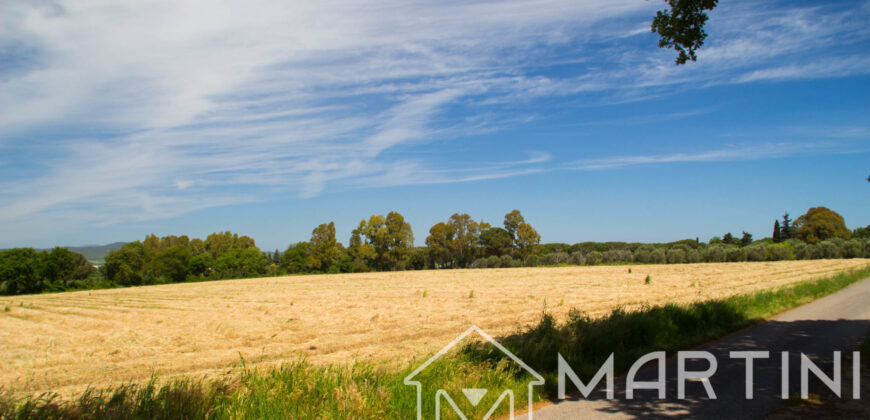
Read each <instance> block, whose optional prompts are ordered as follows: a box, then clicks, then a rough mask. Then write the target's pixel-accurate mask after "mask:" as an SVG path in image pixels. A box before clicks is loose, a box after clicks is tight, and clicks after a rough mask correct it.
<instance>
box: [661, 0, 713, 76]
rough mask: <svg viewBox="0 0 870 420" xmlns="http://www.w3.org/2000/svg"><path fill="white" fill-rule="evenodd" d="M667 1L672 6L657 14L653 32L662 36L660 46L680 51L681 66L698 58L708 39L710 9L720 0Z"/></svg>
mask: <svg viewBox="0 0 870 420" xmlns="http://www.w3.org/2000/svg"><path fill="white" fill-rule="evenodd" d="M667 3H668V5H669V6H670V9H669V10H662V11H659V12H658V13H656V17H655V19H653V22H652V31H653V32H654V33H658V34H659V36H660V37H661V38H660V39H659V48H673V49H675V50H677V52H678V53H679V54H678V55H677V59H676V64H677V65H682V64H686V62H688V61H689V60H691V61H695V60H696V59H697V58H698V57H697V55H696V54H695V51H697V50H698V49H699V48H701V46H702V45H704V40H705V39H707V32H705V31H704V25H705V24H706V23H707V19H708V16H707V13H706V12H707V11H709V10H713V8H715V7H716V6H717V5H718V4H719V0H667Z"/></svg>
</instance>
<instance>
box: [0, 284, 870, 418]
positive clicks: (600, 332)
mask: <svg viewBox="0 0 870 420" xmlns="http://www.w3.org/2000/svg"><path fill="white" fill-rule="evenodd" d="M868 276H870V267H866V268H864V269H861V270H855V271H851V272H848V273H843V274H840V275H837V276H833V277H830V278H825V279H820V280H812V281H806V282H802V283H798V284H796V285H792V286H790V287H786V288H783V289H779V290H774V291H764V292H757V293H751V294H746V295H738V296H734V297H731V298H727V299H721V300H711V301H705V302H699V303H694V304H690V305H671V304H669V305H664V306H655V307H648V308H643V309H641V310H637V311H632V312H627V311H624V310H621V309H617V310H614V311H613V312H612V313H611V314H610V315H609V316H607V317H602V318H594V319H593V318H590V317H589V316H586V315H585V314H583V313H580V312H572V313H571V314H570V316H569V319H568V320H567V321H566V322H565V323H564V324H558V323H557V322H556V321H555V319H554V318H553V317H552V316H550V315H548V314H544V315H543V316H542V318H541V320H540V321H539V322H538V323H537V324H535V325H534V326H532V327H529V328H528V329H526V330H523V331H520V332H518V333H516V334H513V335H510V336H506V337H501V338H499V341H500V342H501V343H502V344H504V345H505V347H507V348H509V349H510V350H511V351H512V352H514V353H515V354H516V355H517V356H519V357H520V358H521V359H522V360H524V361H525V362H526V363H528V364H529V365H531V366H532V367H533V368H535V369H536V370H537V371H538V372H539V373H541V374H542V375H543V376H544V377H545V378H547V385H546V386H545V387H544V389H543V390H541V391H542V392H536V398H547V397H550V396H553V395H555V392H554V387H555V385H556V382H555V380H554V378H555V374H556V354H557V353H561V354H562V355H563V356H564V357H565V359H566V360H567V361H568V362H569V363H570V364H571V366H572V368H573V369H574V370H575V371H576V372H577V373H578V375H579V376H580V377H581V378H582V379H584V380H588V379H589V378H590V377H591V376H592V375H593V374H594V373H595V372H596V371H597V370H598V368H599V367H600V365H601V363H602V362H603V361H604V360H605V359H606V358H607V356H609V355H610V353H616V358H615V362H616V370H617V371H619V372H625V371H626V370H627V369H628V367H629V365H630V363H632V362H633V361H634V360H635V359H636V358H637V357H639V356H640V355H642V354H645V353H648V352H650V351H654V350H665V351H669V352H672V351H676V350H679V349H684V348H687V347H692V346H694V345H697V344H700V343H703V342H705V341H708V340H711V339H714V338H717V337H720V336H722V335H724V334H727V333H730V332H733V331H736V330H738V329H740V328H743V327H746V326H748V325H751V324H754V323H758V322H761V321H763V320H764V319H765V318H766V317H769V316H772V315H775V314H777V313H779V312H782V311H784V310H787V309H790V308H794V307H796V306H799V305H802V304H804V303H807V302H810V301H812V300H814V299H817V298H819V297H822V296H825V295H827V294H830V293H833V292H835V291H838V290H840V289H843V288H845V287H847V286H849V285H851V284H853V283H855V282H857V281H859V280H861V279H864V278H867V277H868ZM416 365H417V363H410V364H408V366H407V367H404V368H399V367H391V366H388V365H376V364H367V363H358V364H353V365H346V366H313V365H310V364H308V363H306V362H304V361H297V362H292V363H287V364H284V365H282V366H280V367H277V368H270V369H250V370H249V369H244V368H243V369H242V373H241V374H240V375H239V376H238V377H237V378H236V379H234V380H232V381H217V380H211V381H205V380H201V381H195V380H178V381H172V382H169V383H164V384H159V383H157V382H156V381H151V382H150V383H147V384H140V385H136V384H132V385H125V386H120V387H116V388H112V389H106V390H88V391H86V392H84V393H83V394H81V395H80V396H78V397H77V398H75V399H71V400H66V401H61V400H60V399H58V398H57V397H56V396H52V395H41V396H36V397H31V398H27V399H15V398H12V397H11V396H10V395H9V394H8V393H5V394H0V419H27V418H57V419H61V418H63V419H91V418H100V419H103V418H106V419H163V418H166V419H169V418H173V419H175V418H188V419H195V418H213V419H237V418H317V419H347V418H378V419H381V418H408V417H413V415H414V413H415V412H416V404H417V399H416V391H415V389H414V388H413V387H410V386H406V385H404V383H403V378H404V377H405V376H406V375H408V374H409V373H410V372H411V371H412V370H413V368H415V367H416ZM419 379H420V381H421V382H423V383H430V382H432V383H437V385H438V387H441V388H444V389H446V390H447V391H448V393H449V394H450V395H451V396H453V398H454V399H455V400H456V402H457V404H458V405H459V406H460V408H461V409H462V410H463V411H464V412H465V413H466V414H468V415H469V416H472V415H473V416H475V417H482V416H483V415H484V414H485V413H486V411H487V410H488V408H489V407H490V406H491V404H492V403H493V402H495V400H496V399H497V397H498V395H497V394H496V393H490V394H487V395H486V396H485V398H484V400H483V401H481V403H480V404H479V405H477V406H476V407H472V406H470V404H468V403H467V401H464V398H463V397H462V391H461V390H462V389H463V388H468V387H469V386H474V387H478V388H487V389H492V390H495V389H499V390H506V389H511V390H513V391H514V393H515V395H516V401H517V406H518V407H523V406H524V401H525V398H526V395H527V394H526V390H525V389H526V388H525V386H526V380H527V379H528V378H527V377H525V376H523V374H522V372H521V371H520V369H519V368H518V366H514V365H513V364H512V363H510V362H509V361H508V360H507V359H505V358H504V357H503V356H502V355H501V353H499V352H497V351H496V350H495V349H494V348H492V347H491V346H485V345H470V346H466V347H464V348H462V349H461V350H460V351H457V352H454V353H452V354H450V355H448V356H447V357H444V358H441V359H440V360H439V361H438V362H436V363H435V364H433V365H431V366H430V368H429V369H427V370H425V371H424V372H423V374H422V376H421V377H420V378H419ZM434 399H435V398H434V394H433V393H431V391H428V390H425V391H424V396H423V399H422V401H423V404H424V408H423V412H424V413H432V412H433V411H434ZM502 408H503V410H502V412H504V409H506V406H505V405H502ZM442 412H443V413H444V417H445V418H456V416H455V415H453V413H452V410H449V409H447V410H443V411H442ZM451 416H452V417H451Z"/></svg>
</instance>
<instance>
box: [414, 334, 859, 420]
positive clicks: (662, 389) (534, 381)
mask: <svg viewBox="0 0 870 420" xmlns="http://www.w3.org/2000/svg"><path fill="white" fill-rule="evenodd" d="M472 333H476V334H477V335H479V336H480V337H481V338H483V340H484V341H485V342H487V343H489V344H492V345H493V346H495V348H497V349H498V350H499V351H500V352H501V353H503V354H504V355H505V356H506V357H507V358H508V359H510V360H512V361H513V362H515V363H517V364H518V365H519V366H520V367H522V369H523V370H524V371H525V372H526V373H527V374H528V375H527V377H528V382H527V385H528V409H527V410H528V414H527V417H528V419H529V420H531V419H532V416H533V408H534V407H533V396H534V394H533V392H534V389H533V388H534V387H535V386H540V385H543V384H544V378H543V377H542V376H541V375H540V374H538V372H536V371H535V370H534V369H532V368H531V367H530V366H529V365H528V364H526V363H525V362H524V361H522V360H521V359H520V358H519V357H517V356H516V355H514V354H513V353H511V352H510V351H509V350H508V349H506V348H505V347H504V346H502V345H501V344H500V343H499V342H498V341H496V340H495V339H494V338H492V337H491V336H490V335H489V334H487V333H485V332H484V331H483V330H481V329H480V328H478V327H476V326H473V327H471V328H469V329H468V330H466V331H465V332H463V333H462V334H460V335H459V336H458V337H456V338H455V339H454V340H453V341H451V342H450V343H449V344H448V345H447V346H445V347H444V348H443V349H441V350H440V351H439V352H438V353H436V354H435V355H434V356H432V357H431V358H429V359H428V360H426V362H425V363H423V364H422V365H420V366H419V367H418V368H417V369H415V370H414V371H413V372H411V374H409V375H408V376H406V377H405V379H404V384H405V385H409V386H415V387H416V391H417V419H418V420H422V419H423V406H424V405H423V395H424V384H423V383H421V381H420V380H419V376H420V374H421V372H423V371H425V370H426V369H427V368H429V367H430V365H432V363H434V362H436V361H437V360H438V359H440V358H441V357H442V356H444V355H445V354H447V353H448V352H449V351H451V350H452V349H453V348H454V347H456V345H457V344H459V343H460V342H462V341H463V340H465V339H466V338H467V337H468V336H469V335H471V334H472ZM779 356H780V360H781V365H780V366H781V370H780V373H781V394H780V395H781V398H782V399H788V398H790V397H791V390H790V388H789V386H790V380H789V366H790V364H789V352H787V351H784V352H781V353H780V355H779ZM770 358H771V353H770V352H769V351H731V352H729V353H728V359H729V360H741V361H742V363H743V365H744V366H745V373H744V378H745V381H746V382H745V384H746V385H745V394H744V397H745V398H746V399H747V400H752V399H753V398H755V393H754V367H755V362H756V361H759V360H761V361H764V360H768V359H770ZM689 360H695V361H704V362H706V363H705V366H706V368H705V369H702V370H688V368H687V362H688V361H689ZM556 361H557V381H558V384H557V389H558V391H557V392H558V393H557V398H558V399H562V400H564V399H566V398H568V385H569V384H571V385H573V388H574V389H576V390H577V391H579V394H581V395H582V396H583V398H589V395H590V394H592V392H593V391H594V390H595V389H596V388H598V387H599V386H600V385H601V382H602V381H603V382H604V388H603V389H604V391H605V393H606V397H605V398H606V399H608V400H613V399H615V395H614V394H615V392H614V389H615V371H614V354H613V353H611V354H610V355H609V357H608V358H607V360H605V361H604V363H603V364H602V365H601V366H600V368H599V369H598V371H597V372H596V374H595V375H594V376H593V377H592V378H591V379H590V380H589V382H588V383H584V382H583V381H582V380H581V379H580V378H579V377H578V376H577V374H576V373H575V372H574V370H573V369H572V368H571V366H570V364H569V363H568V361H566V360H565V358H564V357H562V355H561V354H558V353H557V354H556ZM650 364H654V366H651V367H650V369H654V370H651V371H652V372H655V373H657V375H656V378H655V379H654V380H648V381H640V380H637V376H638V373H639V372H640V371H641V369H643V368H645V367H647V365H650ZM666 364H667V355H666V353H665V352H663V351H656V352H651V353H647V354H645V355H643V356H641V357H639V358H638V359H637V360H636V361H635V362H634V363H633V364H632V365H631V368H629V370H628V373H627V374H626V376H625V388H624V390H625V399H627V400H631V399H634V398H635V395H634V394H635V391H636V390H652V391H657V393H656V394H657V398H658V399H665V398H667V378H666V371H667V370H666ZM676 364H677V366H676V367H677V369H676V370H677V383H676V385H677V393H676V394H677V395H676V396H677V398H678V399H680V400H683V399H686V382H700V384H701V385H702V386H703V388H704V391H705V393H706V394H707V398H709V399H711V400H715V399H717V395H716V392H715V390H714V389H713V386H712V384H711V383H710V379H711V378H712V377H713V376H714V375H715V374H716V372H717V370H718V368H719V361H718V360H717V358H716V356H715V355H713V353H710V352H708V351H697V350H696V351H680V352H677V355H676ZM860 364H861V354H860V352H857V351H856V352H853V353H852V386H851V388H852V398H853V399H856V400H857V399H860V388H861V383H860V380H861V374H860ZM841 366H842V353H841V352H839V351H834V352H833V372H832V374H831V375H830V376H829V375H828V374H827V373H825V372H824V370H823V369H822V368H821V367H819V365H817V364H816V363H815V362H813V361H812V360H811V359H810V358H809V357H808V356H807V355H805V354H804V353H800V369H799V372H800V397H801V398H803V399H807V398H808V395H809V382H810V376H811V375H812V376H815V377H816V378H817V379H818V380H819V381H820V382H821V383H823V384H824V385H825V386H826V387H828V388H829V389H830V390H831V391H832V392H833V393H834V394H835V395H836V396H837V397H838V398H843V395H842V394H843V392H842V391H843V390H842V379H843V378H842V374H841ZM438 385H439V384H437V383H436V384H429V383H427V384H425V387H426V394H427V395H434V399H435V401H434V407H435V413H434V415H435V417H434V418H435V419H440V418H441V410H442V408H447V407H449V408H452V409H453V411H454V412H455V413H456V415H458V416H459V418H461V419H463V420H467V419H468V417H467V416H466V415H465V413H463V412H462V410H461V409H460V408H459V405H458V404H457V403H456V400H454V398H459V396H458V395H454V396H451V395H450V394H449V393H448V392H447V391H446V390H445V389H443V387H439V386H438ZM491 391H492V392H496V393H500V394H499V397H498V398H497V399H496V401H495V403H493V404H492V406H491V407H490V408H489V410H488V411H487V413H486V415H485V416H484V417H483V419H484V420H486V419H489V418H490V417H491V416H492V415H493V414H494V413H495V411H496V410H497V409H498V407H499V406H500V405H501V404H503V403H505V402H507V404H508V405H509V410H510V411H509V418H510V419H513V418H514V409H515V403H516V401H515V400H516V396H515V395H514V393H513V391H512V390H510V389H508V390H490V389H487V388H482V387H469V388H463V389H462V394H463V395H464V397H465V399H466V400H467V401H468V402H469V403H470V404H471V406H472V407H477V406H478V405H479V404H480V403H481V401H482V400H483V398H484V396H485V395H487V394H488V393H489V392H491Z"/></svg>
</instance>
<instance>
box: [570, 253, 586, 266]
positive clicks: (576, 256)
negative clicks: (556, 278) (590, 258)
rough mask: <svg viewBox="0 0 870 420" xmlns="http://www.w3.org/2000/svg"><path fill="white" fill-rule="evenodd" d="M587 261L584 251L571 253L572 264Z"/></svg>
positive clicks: (581, 263) (580, 263)
mask: <svg viewBox="0 0 870 420" xmlns="http://www.w3.org/2000/svg"><path fill="white" fill-rule="evenodd" d="M585 263H586V256H585V255H583V253H582V252H580V251H577V252H575V253H573V254H571V264H576V265H583V264H585Z"/></svg>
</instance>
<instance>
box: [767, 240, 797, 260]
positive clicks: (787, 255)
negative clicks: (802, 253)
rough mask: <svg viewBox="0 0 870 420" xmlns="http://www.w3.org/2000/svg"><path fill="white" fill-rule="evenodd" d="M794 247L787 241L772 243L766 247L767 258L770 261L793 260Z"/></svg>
mask: <svg viewBox="0 0 870 420" xmlns="http://www.w3.org/2000/svg"><path fill="white" fill-rule="evenodd" d="M794 258H795V256H794V247H793V246H792V244H790V243H788V242H782V243H778V244H773V245H770V246H768V247H767V259H768V260H770V261H785V260H793V259H794Z"/></svg>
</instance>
